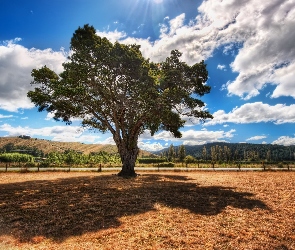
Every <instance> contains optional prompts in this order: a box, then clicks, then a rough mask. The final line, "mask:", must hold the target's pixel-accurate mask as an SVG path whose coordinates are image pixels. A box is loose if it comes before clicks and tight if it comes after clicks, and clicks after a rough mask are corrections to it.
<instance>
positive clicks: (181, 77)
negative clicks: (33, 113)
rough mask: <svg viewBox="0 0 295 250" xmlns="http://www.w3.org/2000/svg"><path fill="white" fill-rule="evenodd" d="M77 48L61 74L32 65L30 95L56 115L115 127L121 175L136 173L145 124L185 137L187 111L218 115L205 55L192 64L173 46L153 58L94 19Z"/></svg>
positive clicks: (76, 37) (75, 40)
mask: <svg viewBox="0 0 295 250" xmlns="http://www.w3.org/2000/svg"><path fill="white" fill-rule="evenodd" d="M71 51H72V53H71V55H70V56H69V58H68V61H67V62H65V63H64V64H63V67H64V71H63V72H62V73H61V74H59V75H58V74H56V73H55V72H53V71H52V70H50V69H49V68H48V67H46V66H44V67H42V68H40V69H33V70H32V77H33V81H32V84H36V85H35V86H36V87H35V89H34V91H29V92H28V97H29V98H30V99H31V101H32V102H33V103H35V105H36V106H37V107H38V110H39V111H44V110H45V111H47V112H52V113H54V118H55V119H56V120H62V121H64V122H66V123H67V124H70V123H71V119H73V118H79V119H81V120H82V125H83V126H87V127H90V128H93V129H97V130H99V131H101V132H106V131H110V132H111V133H112V135H113V139H114V141H115V143H116V145H117V147H118V152H119V154H120V157H121V160H122V170H121V171H120V173H119V175H122V176H134V175H136V174H135V171H134V167H135V162H136V159H137V155H138V152H139V148H138V138H139V136H140V135H141V134H142V133H143V132H144V131H145V130H149V131H150V132H151V134H152V135H154V134H155V132H157V131H159V130H167V131H170V132H171V133H172V134H173V135H174V136H175V137H178V138H179V137H181V133H180V131H179V129H180V128H181V127H182V126H183V125H184V123H185V121H184V120H183V117H197V118H200V119H201V120H205V119H207V118H212V116H211V114H210V113H209V112H208V111H206V110H204V103H203V102H202V101H201V100H199V99H198V98H199V96H202V95H204V94H206V93H209V92H210V87H209V86H208V85H206V84H205V83H206V81H207V78H208V72H207V70H206V65H205V64H204V62H203V61H202V62H200V63H196V64H194V65H192V66H189V65H187V64H186V63H185V62H182V61H181V60H180V57H181V53H180V52H179V51H177V50H173V51H171V55H170V56H169V57H167V59H166V60H165V61H164V62H159V63H154V62H150V61H149V59H145V58H144V57H143V56H142V54H141V51H140V46H138V45H124V44H120V43H119V42H115V43H111V42H110V41H109V40H108V39H107V38H101V37H99V36H98V35H96V31H95V29H94V27H93V26H89V25H84V26H83V27H79V28H78V29H77V30H76V31H75V32H74V34H73V37H72V39H71Z"/></svg>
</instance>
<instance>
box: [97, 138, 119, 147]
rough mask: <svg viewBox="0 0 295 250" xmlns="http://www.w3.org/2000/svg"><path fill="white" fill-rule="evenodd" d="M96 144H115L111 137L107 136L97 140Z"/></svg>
mask: <svg viewBox="0 0 295 250" xmlns="http://www.w3.org/2000/svg"><path fill="white" fill-rule="evenodd" d="M97 144H110V145H116V143H115V141H114V139H113V137H107V138H106V139H104V140H99V141H98V142H97Z"/></svg>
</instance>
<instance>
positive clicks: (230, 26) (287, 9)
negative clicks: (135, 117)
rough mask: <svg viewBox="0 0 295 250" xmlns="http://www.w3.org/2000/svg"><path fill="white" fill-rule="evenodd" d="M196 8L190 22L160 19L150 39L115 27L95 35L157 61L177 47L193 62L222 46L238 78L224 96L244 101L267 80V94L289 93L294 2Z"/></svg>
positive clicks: (211, 0) (238, 0) (238, 1)
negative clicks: (271, 86) (137, 47)
mask: <svg viewBox="0 0 295 250" xmlns="http://www.w3.org/2000/svg"><path fill="white" fill-rule="evenodd" d="M198 11H199V14H198V16H196V18H195V19H194V20H186V18H185V14H181V15H179V16H177V17H175V18H173V19H167V18H165V19H164V20H163V23H162V24H160V37H159V39H157V40H155V41H151V40H150V38H147V39H139V38H132V37H128V36H127V35H126V34H125V33H122V32H118V31H115V32H98V33H99V34H100V35H102V36H106V37H108V38H111V40H120V42H123V43H128V44H133V43H136V44H141V47H142V52H143V55H144V56H145V57H148V58H151V60H153V61H162V60H164V59H165V58H166V57H167V56H168V55H169V53H170V51H171V50H173V49H178V50H180V51H181V52H183V59H184V60H185V61H186V62H187V63H188V64H193V63H196V62H199V61H201V60H203V59H207V58H208V57H211V56H212V54H213V52H214V50H215V49H216V48H219V47H221V46H223V48H224V53H225V54H234V55H236V57H235V59H234V61H233V62H232V64H231V68H232V70H233V71H235V72H237V73H238V76H237V78H236V79H235V80H233V81H229V82H228V83H227V84H226V85H225V87H226V89H227V91H228V93H229V94H230V95H238V96H240V97H241V98H244V99H250V98H251V97H253V96H256V95H258V94H259V93H260V90H261V89H262V88H263V87H264V86H265V85H266V84H268V83H272V84H275V85H276V89H275V90H274V92H273V94H272V97H279V96H292V97H295V88H293V87H292V86H293V85H292V84H293V77H292V76H293V72H294V68H295V45H294V40H295V29H294V27H295V0H288V1H287V0H285V1H282V0H265V1H260V2H257V1H256V0H223V1H215V0H207V1H203V2H202V4H201V5H200V6H199V8H198ZM220 66H222V65H220Z"/></svg>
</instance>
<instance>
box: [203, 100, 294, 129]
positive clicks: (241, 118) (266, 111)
mask: <svg viewBox="0 0 295 250" xmlns="http://www.w3.org/2000/svg"><path fill="white" fill-rule="evenodd" d="M213 116H214V119H212V120H210V121H208V122H206V123H204V125H205V126H209V125H216V124H223V123H229V122H232V123H257V122H273V123H275V124H283V123H295V105H294V104H292V105H290V106H286V105H284V104H277V105H274V106H271V105H269V104H265V103H262V102H254V103H246V104H244V105H242V106H241V107H236V108H234V109H233V110H232V111H231V112H229V113H225V112H224V110H218V111H216V112H214V113H213Z"/></svg>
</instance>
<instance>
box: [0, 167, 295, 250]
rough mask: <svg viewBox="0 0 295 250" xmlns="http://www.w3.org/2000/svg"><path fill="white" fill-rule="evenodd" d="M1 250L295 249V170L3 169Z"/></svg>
mask: <svg viewBox="0 0 295 250" xmlns="http://www.w3.org/2000/svg"><path fill="white" fill-rule="evenodd" d="M0 249H5V250H6V249H7V250H12V249H13V250H19V249H46V250H48V249H63V250H64V249H74V250H75V249H77V250H78V249H79V250H80V249H85V250H86V249H112V250H116V249H132V250H133V249H157V250H158V249H165V250H166V249H277V250H278V249H282V250H284V249H295V172H188V173H187V172H186V173H184V172H179V173H174V172H165V173H161V172H159V173H153V172H150V173H147V172H143V173H141V175H140V176H138V177H137V178H134V179H123V178H119V177H117V176H115V175H112V174H110V173H85V172H83V173H79V172H70V173H65V172H56V173H54V172H50V173H48V172H43V173H23V174H22V173H1V174H0Z"/></svg>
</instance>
